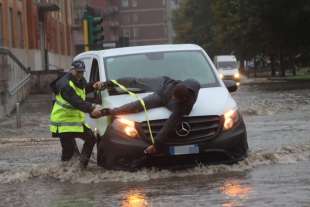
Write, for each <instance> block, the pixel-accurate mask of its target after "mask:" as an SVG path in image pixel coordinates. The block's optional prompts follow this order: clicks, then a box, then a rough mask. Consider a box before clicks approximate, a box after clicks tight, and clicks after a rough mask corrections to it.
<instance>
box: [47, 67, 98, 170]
mask: <svg viewBox="0 0 310 207" xmlns="http://www.w3.org/2000/svg"><path fill="white" fill-rule="evenodd" d="M84 71H85V65H84V63H83V62H82V61H74V62H73V63H72V67H71V70H70V71H69V72H68V73H67V74H65V75H64V76H62V77H61V78H59V79H57V80H55V81H53V82H52V83H51V88H52V90H53V92H54V93H55V97H56V100H55V103H54V105H53V109H52V113H51V117H50V121H51V123H50V131H51V132H52V135H53V137H59V138H60V143H61V146H62V155H61V160H62V161H68V160H70V159H71V158H72V156H73V154H74V152H75V151H76V143H75V138H81V139H83V140H84V141H85V143H84V146H83V149H82V152H81V155H80V165H81V168H86V167H87V164H88V161H89V158H90V156H91V153H92V150H93V147H94V145H95V144H96V137H95V135H94V134H93V132H92V130H91V129H90V128H89V127H88V126H87V125H86V124H85V113H89V114H90V115H91V116H92V117H93V118H99V117H100V116H101V111H100V109H101V106H100V105H96V104H92V103H89V102H87V101H85V98H86V94H87V93H88V92H92V91H94V90H100V89H101V88H102V86H103V83H102V82H95V83H87V82H86V80H85V78H84V77H83V73H84Z"/></svg>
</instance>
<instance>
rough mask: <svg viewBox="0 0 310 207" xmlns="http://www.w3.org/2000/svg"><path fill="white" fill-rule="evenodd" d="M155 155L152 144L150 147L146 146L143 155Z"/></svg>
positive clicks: (155, 151)
mask: <svg viewBox="0 0 310 207" xmlns="http://www.w3.org/2000/svg"><path fill="white" fill-rule="evenodd" d="M155 153H157V149H156V147H155V146H154V145H153V144H152V145H150V146H148V147H147V148H146V149H145V150H144V154H155Z"/></svg>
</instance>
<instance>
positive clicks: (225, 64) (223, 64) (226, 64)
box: [218, 61, 237, 70]
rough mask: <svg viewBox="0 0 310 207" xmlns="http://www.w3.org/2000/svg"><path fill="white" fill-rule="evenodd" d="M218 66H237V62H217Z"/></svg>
mask: <svg viewBox="0 0 310 207" xmlns="http://www.w3.org/2000/svg"><path fill="white" fill-rule="evenodd" d="M218 67H219V68H223V69H228V70H229V69H233V68H237V63H236V62H233V61H226V62H218Z"/></svg>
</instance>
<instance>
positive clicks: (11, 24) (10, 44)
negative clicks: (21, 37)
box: [9, 8, 14, 47]
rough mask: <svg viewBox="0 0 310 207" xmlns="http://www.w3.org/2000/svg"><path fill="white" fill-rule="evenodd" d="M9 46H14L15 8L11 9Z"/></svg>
mask: <svg viewBox="0 0 310 207" xmlns="http://www.w3.org/2000/svg"><path fill="white" fill-rule="evenodd" d="M9 47H14V25H13V9H12V8H10V9H9Z"/></svg>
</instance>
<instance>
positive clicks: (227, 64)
mask: <svg viewBox="0 0 310 207" xmlns="http://www.w3.org/2000/svg"><path fill="white" fill-rule="evenodd" d="M214 64H215V67H216V68H217V70H218V72H219V74H220V77H221V79H223V80H234V81H236V82H240V73H239V69H238V62H237V59H236V57H235V56H234V55H218V56H215V57H214Z"/></svg>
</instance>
